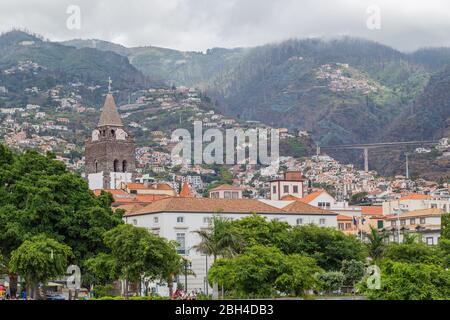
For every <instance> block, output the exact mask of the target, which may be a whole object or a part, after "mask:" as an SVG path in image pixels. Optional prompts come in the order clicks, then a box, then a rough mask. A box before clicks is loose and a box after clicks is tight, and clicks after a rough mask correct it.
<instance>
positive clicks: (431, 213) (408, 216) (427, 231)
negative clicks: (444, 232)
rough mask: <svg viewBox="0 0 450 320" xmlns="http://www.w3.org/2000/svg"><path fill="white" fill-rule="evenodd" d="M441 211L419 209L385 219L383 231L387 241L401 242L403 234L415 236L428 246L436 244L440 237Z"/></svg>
mask: <svg viewBox="0 0 450 320" xmlns="http://www.w3.org/2000/svg"><path fill="white" fill-rule="evenodd" d="M443 213H444V211H442V210H441V209H421V210H414V211H410V212H407V213H403V214H398V215H391V216H389V217H387V218H386V226H385V230H386V231H388V234H389V241H391V242H398V241H399V237H400V242H402V241H403V238H404V234H405V233H408V234H417V235H419V240H421V241H423V242H424V243H426V244H428V245H435V244H438V242H439V238H440V236H441V216H442V214H443Z"/></svg>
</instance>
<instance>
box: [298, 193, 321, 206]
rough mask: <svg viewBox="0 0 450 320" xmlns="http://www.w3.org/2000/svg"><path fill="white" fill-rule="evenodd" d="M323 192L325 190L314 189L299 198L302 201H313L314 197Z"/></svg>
mask: <svg viewBox="0 0 450 320" xmlns="http://www.w3.org/2000/svg"><path fill="white" fill-rule="evenodd" d="M324 192H325V190H319V191H314V192H312V193H310V194H308V195H306V196H304V197H303V198H300V199H299V200H300V201H301V202H304V203H310V202H311V201H313V200H314V199H315V198H317V197H318V196H320V195H321V194H322V193H324Z"/></svg>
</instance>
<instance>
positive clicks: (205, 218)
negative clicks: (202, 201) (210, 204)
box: [203, 217, 212, 225]
mask: <svg viewBox="0 0 450 320" xmlns="http://www.w3.org/2000/svg"><path fill="white" fill-rule="evenodd" d="M203 223H204V224H208V225H210V224H211V223H212V219H211V217H204V218H203Z"/></svg>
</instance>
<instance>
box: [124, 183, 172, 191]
mask: <svg viewBox="0 0 450 320" xmlns="http://www.w3.org/2000/svg"><path fill="white" fill-rule="evenodd" d="M127 189H129V190H149V189H153V190H173V189H172V187H171V186H169V185H168V184H167V183H157V184H152V185H146V184H144V183H128V184H127Z"/></svg>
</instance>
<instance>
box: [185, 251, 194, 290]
mask: <svg viewBox="0 0 450 320" xmlns="http://www.w3.org/2000/svg"><path fill="white" fill-rule="evenodd" d="M183 261H184V291H185V292H186V293H187V291H188V290H187V274H188V269H191V268H192V262H191V261H190V260H189V258H187V257H183Z"/></svg>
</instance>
